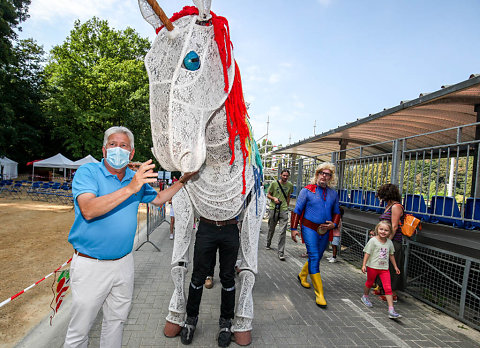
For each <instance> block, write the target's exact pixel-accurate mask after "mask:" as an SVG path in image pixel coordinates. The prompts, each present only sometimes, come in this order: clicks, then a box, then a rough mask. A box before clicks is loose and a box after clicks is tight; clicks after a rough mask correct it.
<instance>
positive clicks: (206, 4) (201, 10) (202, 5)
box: [193, 0, 212, 21]
mask: <svg viewBox="0 0 480 348" xmlns="http://www.w3.org/2000/svg"><path fill="white" fill-rule="evenodd" d="M193 3H194V4H195V6H196V7H197V8H198V17H199V19H200V20H201V21H208V20H209V19H210V18H211V17H212V15H211V14H210V8H211V7H212V0H193Z"/></svg>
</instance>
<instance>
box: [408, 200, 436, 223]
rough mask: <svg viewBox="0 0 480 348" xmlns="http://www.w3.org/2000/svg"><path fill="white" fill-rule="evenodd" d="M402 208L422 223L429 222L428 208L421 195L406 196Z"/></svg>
mask: <svg viewBox="0 0 480 348" xmlns="http://www.w3.org/2000/svg"><path fill="white" fill-rule="evenodd" d="M403 207H404V208H405V211H407V212H410V213H411V214H412V215H414V216H415V217H417V218H419V219H421V220H422V221H425V222H428V221H430V216H429V215H428V208H427V205H426V204H425V199H423V196H422V195H417V194H406V195H405V197H404V199H403Z"/></svg>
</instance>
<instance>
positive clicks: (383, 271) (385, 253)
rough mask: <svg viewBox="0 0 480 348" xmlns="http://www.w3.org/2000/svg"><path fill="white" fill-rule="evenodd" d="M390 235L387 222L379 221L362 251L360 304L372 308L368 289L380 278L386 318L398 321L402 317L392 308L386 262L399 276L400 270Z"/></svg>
mask: <svg viewBox="0 0 480 348" xmlns="http://www.w3.org/2000/svg"><path fill="white" fill-rule="evenodd" d="M391 233H392V225H390V223H389V222H388V221H385V220H384V221H380V222H379V223H378V224H377V226H375V234H376V235H375V236H374V237H372V238H370V240H369V241H368V243H367V245H366V246H365V248H364V249H363V251H364V253H365V255H364V257H363V265H362V272H363V273H365V272H366V273H367V281H366V282H365V287H364V290H363V296H362V298H361V299H362V302H363V304H364V305H365V306H367V307H372V302H370V299H369V296H368V295H369V293H370V289H371V288H372V286H373V283H374V282H375V278H376V277H377V276H378V277H380V279H381V281H382V284H383V289H384V290H385V297H386V298H387V303H388V317H389V318H390V319H398V318H401V317H402V316H401V315H400V314H398V313H397V312H395V309H394V308H393V296H392V287H391V283H390V271H389V270H388V260H390V262H391V263H392V265H393V267H394V269H395V272H396V273H397V274H400V270H399V269H398V267H397V263H396V262H395V257H394V256H393V254H394V252H395V247H394V246H393V243H392V241H391V240H390V239H389V238H388V236H389V235H390V234H391Z"/></svg>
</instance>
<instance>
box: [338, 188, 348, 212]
mask: <svg viewBox="0 0 480 348" xmlns="http://www.w3.org/2000/svg"><path fill="white" fill-rule="evenodd" d="M338 200H339V201H340V205H343V206H346V207H347V208H348V207H350V196H349V195H348V190H338Z"/></svg>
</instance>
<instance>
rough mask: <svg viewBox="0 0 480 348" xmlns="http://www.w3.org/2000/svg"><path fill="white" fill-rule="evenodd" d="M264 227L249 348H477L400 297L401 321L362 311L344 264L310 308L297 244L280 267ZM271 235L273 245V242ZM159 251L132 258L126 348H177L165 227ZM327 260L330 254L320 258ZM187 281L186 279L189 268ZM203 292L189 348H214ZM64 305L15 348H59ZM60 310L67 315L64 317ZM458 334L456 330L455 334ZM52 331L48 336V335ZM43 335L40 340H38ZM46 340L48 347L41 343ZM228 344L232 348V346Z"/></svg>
mask: <svg viewBox="0 0 480 348" xmlns="http://www.w3.org/2000/svg"><path fill="white" fill-rule="evenodd" d="M264 231H266V223H264V226H263V232H262V233H261V236H260V246H259V257H258V260H259V272H258V275H257V279H256V284H255V288H254V301H255V320H254V329H253V343H252V345H251V347H265V346H269V347H292V346H295V347H302V346H303V347H342V346H343V347H459V346H461V347H462V348H467V347H480V345H479V343H478V342H480V340H479V337H480V334H479V332H478V331H475V330H473V329H470V328H465V326H464V325H461V323H459V322H457V321H455V320H453V319H451V318H449V317H446V316H444V315H443V314H441V313H438V312H436V311H434V310H433V309H431V308H430V307H428V306H426V305H424V304H422V303H420V302H418V301H416V300H414V299H413V298H411V297H409V296H408V295H405V294H404V295H403V296H401V298H400V299H399V302H398V303H397V305H396V310H397V312H399V313H401V314H402V315H403V318H402V319H401V320H399V321H393V320H391V319H388V316H387V308H386V304H384V303H383V302H382V301H380V300H379V299H377V298H375V299H374V300H373V303H374V307H373V308H372V309H368V308H366V307H364V306H363V304H362V303H361V302H360V296H361V292H362V286H363V283H364V281H365V275H363V274H362V273H361V271H360V270H358V269H356V268H355V267H353V266H351V265H350V264H348V263H346V262H342V261H341V259H340V262H337V263H335V264H330V263H328V262H327V260H326V259H325V258H324V259H323V260H322V261H321V266H320V269H321V272H322V278H323V282H324V288H325V297H326V299H327V302H328V309H326V310H323V309H320V308H319V307H317V306H316V305H315V296H314V292H313V288H312V289H304V288H302V287H301V286H300V284H299V283H298V281H297V274H298V272H299V271H300V268H301V266H302V265H303V263H304V261H305V259H302V258H301V257H300V254H301V253H302V252H303V250H304V247H303V245H301V244H300V245H298V244H295V243H293V242H292V241H291V239H290V238H289V237H288V236H287V253H286V256H287V260H286V261H285V262H282V261H280V260H279V259H278V258H277V253H276V251H275V250H269V251H267V250H265V248H264V245H265V239H266V234H265V232H264ZM276 238H277V236H275V237H274V241H273V244H274V245H275V244H276V241H277V239H276ZM151 240H152V241H153V242H154V243H155V244H156V245H158V246H159V247H160V249H161V252H158V251H156V250H155V249H154V248H153V247H152V246H151V245H149V244H146V245H144V246H143V247H142V248H141V249H140V250H139V251H136V252H135V253H134V256H135V264H136V265H135V293H134V301H133V308H132V311H131V313H130V315H129V319H128V323H127V325H126V326H125V331H124V340H123V344H124V346H125V347H142V348H146V347H177V346H180V347H182V346H183V345H182V344H181V342H180V338H179V337H176V338H173V339H172V338H166V337H164V335H163V326H164V323H165V317H166V315H167V308H168V304H169V301H170V297H171V294H172V291H173V283H172V281H171V279H170V268H171V266H170V258H171V252H172V246H173V243H172V241H170V240H169V239H168V224H166V223H164V224H163V225H162V226H160V227H159V228H158V229H157V230H155V231H154V232H153V234H152V235H151ZM327 256H330V253H329V252H326V253H325V257H327ZM189 268H190V269H189V273H188V275H187V278H188V279H189V278H190V276H191V265H190V267H189ZM215 280H216V281H217V283H216V284H215V286H214V288H213V289H211V290H207V289H205V290H204V292H203V300H202V304H201V307H200V318H199V324H198V326H197V331H196V332H195V337H194V341H193V343H192V345H191V346H192V347H215V346H217V344H216V335H217V330H218V327H217V322H218V315H219V312H220V303H219V299H220V286H219V282H218V269H217V270H216V275H215ZM67 309H68V305H67V306H66V307H65V308H64V312H63V313H59V316H58V317H56V318H55V320H56V322H54V327H53V328H50V327H48V325H45V323H43V324H42V325H43V326H42V325H39V327H37V329H36V330H34V332H32V333H31V334H30V335H29V336H27V337H26V338H25V339H24V341H22V342H21V343H20V344H19V345H18V347H40V346H45V347H61V345H62V343H63V338H64V335H65V327H66V322H67V321H68V310H67ZM65 312H67V313H65ZM100 325H101V323H100V315H99V317H98V318H97V322H96V324H95V325H94V327H93V329H92V331H91V334H90V344H89V347H98V346H99V337H100ZM462 328H463V329H462ZM52 331H55V335H53V336H52ZM41 337H43V342H42V340H41ZM45 341H46V342H47V343H45ZM231 346H233V347H235V346H237V345H236V344H235V343H232V344H231Z"/></svg>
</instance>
